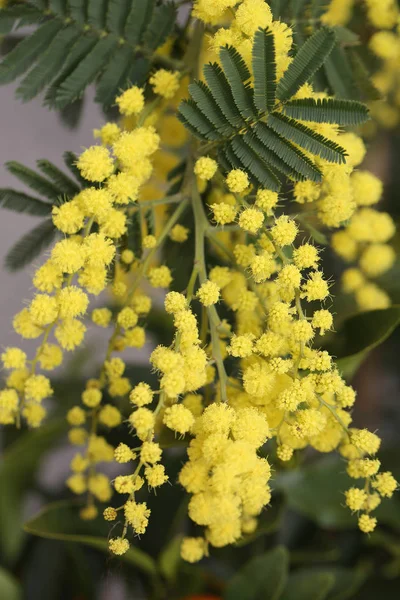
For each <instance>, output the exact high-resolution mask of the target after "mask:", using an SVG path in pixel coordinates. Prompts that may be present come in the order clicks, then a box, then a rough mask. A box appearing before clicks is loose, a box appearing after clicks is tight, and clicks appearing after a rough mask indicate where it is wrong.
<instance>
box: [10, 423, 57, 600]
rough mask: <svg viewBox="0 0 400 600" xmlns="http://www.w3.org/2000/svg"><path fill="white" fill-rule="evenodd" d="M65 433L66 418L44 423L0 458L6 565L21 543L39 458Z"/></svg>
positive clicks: (15, 555)
mask: <svg viewBox="0 0 400 600" xmlns="http://www.w3.org/2000/svg"><path fill="white" fill-rule="evenodd" d="M66 430H67V423H66V421H65V419H58V420H53V421H51V422H48V423H45V424H44V425H42V426H41V427H40V429H34V430H32V431H28V432H25V433H23V434H22V435H21V436H20V437H19V438H18V439H17V441H16V442H14V443H13V444H12V445H11V446H10V447H8V448H7V449H6V451H5V453H4V455H3V458H2V462H1V464H0V486H1V490H2V491H1V494H0V545H1V548H2V554H3V556H4V557H5V558H6V560H7V562H12V561H13V560H14V559H15V558H16V557H17V555H18V552H19V548H20V544H21V542H22V502H23V497H24V494H25V491H26V490H27V489H28V488H29V486H30V485H31V483H32V480H33V478H34V476H35V473H36V471H37V469H38V467H39V464H40V461H41V458H42V456H43V455H44V454H45V453H46V452H47V451H48V450H49V449H50V448H52V447H53V445H55V444H56V443H57V442H58V441H59V440H60V438H61V436H62V435H63V433H64V432H65V431H66ZM0 597H2V596H0ZM5 598H6V597H5Z"/></svg>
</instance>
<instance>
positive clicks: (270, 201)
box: [256, 190, 279, 216]
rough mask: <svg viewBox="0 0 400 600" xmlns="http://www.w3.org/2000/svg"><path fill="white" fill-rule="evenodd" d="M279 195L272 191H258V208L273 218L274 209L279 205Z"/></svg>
mask: <svg viewBox="0 0 400 600" xmlns="http://www.w3.org/2000/svg"><path fill="white" fill-rule="evenodd" d="M278 200H279V197H278V194H277V193H276V192H271V191H270V190H258V192H257V196H256V206H258V208H261V210H263V211H264V212H265V213H266V214H267V215H268V216H271V215H272V213H273V210H274V208H275V207H276V205H277V204H278Z"/></svg>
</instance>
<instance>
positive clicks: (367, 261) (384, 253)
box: [360, 244, 396, 277]
mask: <svg viewBox="0 0 400 600" xmlns="http://www.w3.org/2000/svg"><path fill="white" fill-rule="evenodd" d="M395 260H396V252H395V251H394V249H393V248H392V247H391V246H389V245H388V244H371V245H370V246H368V247H367V248H366V249H365V250H364V251H363V253H362V254H361V257H360V267H361V269H362V271H363V272H364V273H365V274H366V275H367V276H369V277H378V276H379V275H383V273H386V271H389V269H391V267H392V266H393V264H394V262H395Z"/></svg>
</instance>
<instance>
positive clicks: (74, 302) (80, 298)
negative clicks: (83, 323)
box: [57, 285, 89, 319]
mask: <svg viewBox="0 0 400 600" xmlns="http://www.w3.org/2000/svg"><path fill="white" fill-rule="evenodd" d="M57 301H58V309H59V316H60V317H61V318H62V319H68V318H73V317H78V316H80V315H83V314H84V313H85V312H86V309H87V307H88V304H89V298H88V297H87V295H86V294H85V292H83V291H82V290H81V289H80V288H78V287H76V286H75V285H70V286H68V287H65V288H63V289H62V290H61V291H60V293H59V294H58V297H57Z"/></svg>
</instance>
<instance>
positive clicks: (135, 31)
mask: <svg viewBox="0 0 400 600" xmlns="http://www.w3.org/2000/svg"><path fill="white" fill-rule="evenodd" d="M155 4H156V2H155V0H147V1H146V2H143V0H132V6H131V10H130V12H129V15H128V18H127V20H126V25H125V37H126V38H127V39H128V40H129V43H130V44H132V45H134V46H136V45H138V44H139V42H140V40H141V39H142V37H143V34H144V32H145V31H146V29H147V26H148V24H149V23H150V19H151V15H152V14H153V11H154V7H155Z"/></svg>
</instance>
